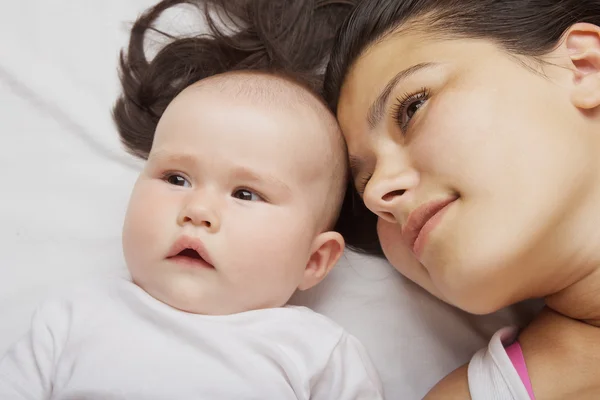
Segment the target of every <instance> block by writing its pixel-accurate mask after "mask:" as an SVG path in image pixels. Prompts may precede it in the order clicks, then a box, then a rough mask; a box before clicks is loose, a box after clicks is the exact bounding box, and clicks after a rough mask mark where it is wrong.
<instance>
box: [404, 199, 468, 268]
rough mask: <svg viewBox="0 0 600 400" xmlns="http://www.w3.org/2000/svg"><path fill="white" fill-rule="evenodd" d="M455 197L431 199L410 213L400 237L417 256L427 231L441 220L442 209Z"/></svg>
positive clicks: (427, 233) (421, 248) (420, 251)
mask: <svg viewBox="0 0 600 400" xmlns="http://www.w3.org/2000/svg"><path fill="white" fill-rule="evenodd" d="M456 199H457V197H451V198H447V199H444V200H436V201H431V202H429V203H426V204H424V205H422V206H420V207H418V208H416V209H415V210H413V212H411V213H410V215H409V216H408V220H407V221H406V224H405V225H404V226H403V227H402V237H403V238H404V240H405V241H406V243H407V244H408V245H409V246H410V248H411V249H412V251H413V253H414V254H415V255H416V256H417V257H419V256H420V254H421V253H422V252H423V248H424V247H425V244H426V241H427V237H428V236H429V233H430V232H431V231H432V230H433V229H434V228H435V227H436V226H437V224H438V223H439V222H440V221H441V218H442V217H443V214H444V211H445V210H446V209H447V208H448V206H449V205H450V204H452V203H453V202H454V201H456Z"/></svg>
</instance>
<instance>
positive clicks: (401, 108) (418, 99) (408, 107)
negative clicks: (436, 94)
mask: <svg viewBox="0 0 600 400" xmlns="http://www.w3.org/2000/svg"><path fill="white" fill-rule="evenodd" d="M430 95H431V92H430V90H429V89H427V88H421V89H420V90H419V91H417V92H413V93H406V94H404V95H402V96H400V97H398V99H397V100H396V103H395V104H394V105H393V106H392V109H391V112H392V116H393V118H394V120H395V121H396V123H397V124H398V126H399V127H400V129H401V130H402V132H403V133H406V129H407V128H408V125H409V123H410V121H411V119H412V117H413V116H414V114H415V113H416V112H417V110H418V109H419V108H420V107H421V105H423V103H425V101H427V100H428V99H429V97H430ZM415 107H416V108H415ZM409 114H411V115H409Z"/></svg>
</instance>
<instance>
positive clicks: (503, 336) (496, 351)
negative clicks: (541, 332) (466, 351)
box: [468, 328, 530, 400]
mask: <svg viewBox="0 0 600 400" xmlns="http://www.w3.org/2000/svg"><path fill="white" fill-rule="evenodd" d="M516 335H517V330H516V329H514V328H504V329H501V330H499V331H498V332H496V334H494V336H493V337H492V340H490V344H489V345H488V347H487V348H484V349H481V350H479V351H478V352H477V353H476V354H475V355H474V356H473V358H472V359H471V361H470V362H469V367H468V376H469V391H470V392H471V398H472V399H473V400H530V398H529V394H528V393H527V389H526V388H525V385H524V384H523V382H522V381H521V378H520V377H519V374H518V373H517V370H516V369H515V368H514V367H513V364H512V362H511V361H510V358H509V357H508V355H507V354H506V350H505V348H504V346H505V345H508V344H510V343H512V342H513V341H514V339H515V337H516Z"/></svg>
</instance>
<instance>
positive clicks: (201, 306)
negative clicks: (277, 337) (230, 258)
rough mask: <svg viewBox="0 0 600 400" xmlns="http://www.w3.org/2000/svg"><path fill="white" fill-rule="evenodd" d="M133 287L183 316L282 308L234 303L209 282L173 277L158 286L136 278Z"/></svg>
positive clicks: (229, 295)
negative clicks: (185, 314)
mask: <svg viewBox="0 0 600 400" xmlns="http://www.w3.org/2000/svg"><path fill="white" fill-rule="evenodd" d="M133 283H135V284H136V285H137V286H139V287H140V288H142V289H143V290H144V291H145V292H146V293H148V294H149V295H150V296H151V297H153V298H155V299H156V300H158V301H160V302H162V303H164V304H166V305H168V306H169V307H172V308H174V309H177V310H179V311H182V312H186V313H190V314H199V315H231V314H239V313H242V312H246V311H251V310H255V309H257V308H272V307H278V306H279V305H273V306H269V305H265V306H264V307H257V306H256V305H254V304H246V303H245V302H241V301H238V302H234V301H232V300H233V299H234V297H235V296H234V295H232V294H231V293H229V294H228V293H226V290H225V289H223V288H217V287H216V286H217V285H211V286H209V287H207V286H208V285H205V284H203V283H206V282H202V283H200V282H196V280H195V279H189V278H188V279H182V277H170V278H166V277H163V279H161V280H160V282H156V281H155V280H145V279H139V278H138V279H136V278H135V277H134V278H133Z"/></svg>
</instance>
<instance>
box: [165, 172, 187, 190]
mask: <svg viewBox="0 0 600 400" xmlns="http://www.w3.org/2000/svg"><path fill="white" fill-rule="evenodd" d="M164 180H165V181H166V182H168V183H170V184H171V185H175V186H181V187H191V186H192V184H191V183H190V182H189V181H188V180H187V179H186V178H184V177H183V176H181V175H179V174H168V175H166V176H165V177H164Z"/></svg>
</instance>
